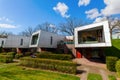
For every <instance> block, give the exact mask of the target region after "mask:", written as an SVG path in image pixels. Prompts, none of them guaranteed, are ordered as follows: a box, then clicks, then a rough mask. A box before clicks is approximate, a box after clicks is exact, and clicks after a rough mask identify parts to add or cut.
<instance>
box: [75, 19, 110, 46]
mask: <svg viewBox="0 0 120 80" xmlns="http://www.w3.org/2000/svg"><path fill="white" fill-rule="evenodd" d="M97 31H101V36H102V37H99V34H100V33H99V32H97ZM86 34H87V35H89V36H87V35H86ZM74 35H75V47H76V48H84V47H111V37H110V30H109V24H108V21H103V22H100V23H94V24H90V25H86V26H82V27H77V28H75V31H74ZM92 35H94V36H93V41H87V40H86V39H84V40H82V39H83V37H84V36H85V37H84V38H86V36H87V38H88V39H89V40H90V38H91V37H92ZM79 38H80V39H79ZM98 38H100V39H101V41H100V40H98Z"/></svg>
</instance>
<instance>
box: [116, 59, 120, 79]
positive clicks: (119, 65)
mask: <svg viewBox="0 0 120 80" xmlns="http://www.w3.org/2000/svg"><path fill="white" fill-rule="evenodd" d="M115 69H116V71H117V74H118V76H119V77H120V60H118V61H117V62H116V66H115Z"/></svg>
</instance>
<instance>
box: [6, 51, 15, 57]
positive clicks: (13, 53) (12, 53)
mask: <svg viewBox="0 0 120 80" xmlns="http://www.w3.org/2000/svg"><path fill="white" fill-rule="evenodd" d="M7 55H12V56H13V58H15V55H16V53H15V52H8V53H7Z"/></svg>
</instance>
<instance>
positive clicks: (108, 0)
mask: <svg viewBox="0 0 120 80" xmlns="http://www.w3.org/2000/svg"><path fill="white" fill-rule="evenodd" d="M104 3H105V4H106V7H105V8H104V9H102V10H101V13H102V14H103V15H105V16H109V15H113V14H120V0H104Z"/></svg>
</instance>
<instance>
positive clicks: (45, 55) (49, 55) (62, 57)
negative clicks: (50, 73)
mask: <svg viewBox="0 0 120 80" xmlns="http://www.w3.org/2000/svg"><path fill="white" fill-rule="evenodd" d="M37 57H38V58H47V59H57V60H71V59H72V55H68V54H53V53H46V52H42V53H38V54H37Z"/></svg>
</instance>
